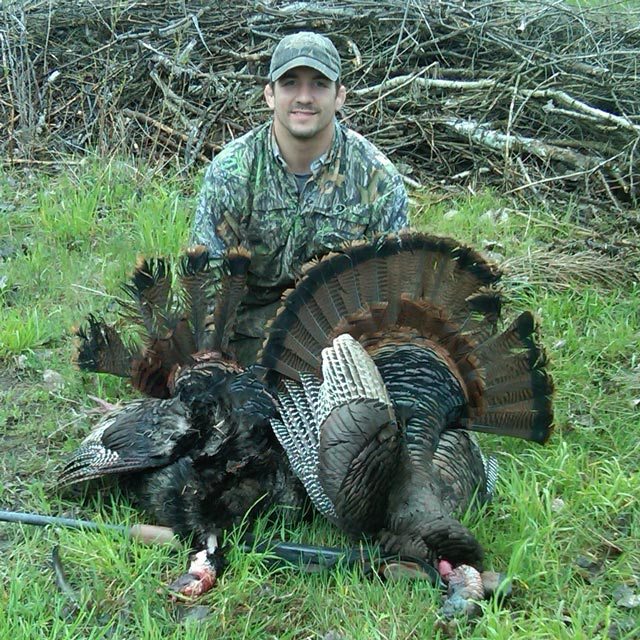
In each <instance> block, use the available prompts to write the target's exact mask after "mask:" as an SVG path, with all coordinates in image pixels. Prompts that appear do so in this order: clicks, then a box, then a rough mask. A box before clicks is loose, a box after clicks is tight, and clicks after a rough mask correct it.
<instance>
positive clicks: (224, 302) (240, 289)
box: [206, 247, 251, 355]
mask: <svg viewBox="0 0 640 640" xmlns="http://www.w3.org/2000/svg"><path fill="white" fill-rule="evenodd" d="M250 264H251V254H250V253H249V252H248V251H247V250H246V249H245V248H243V247H235V248H233V249H229V250H228V251H227V253H226V254H225V259H224V264H223V269H224V275H223V276H222V280H221V286H220V290H219V291H218V292H217V295H216V302H215V307H214V311H213V321H212V326H211V325H210V326H209V327H208V333H207V341H206V348H207V349H208V350H211V351H218V352H219V353H221V354H223V355H227V351H228V349H229V339H230V338H231V336H232V334H233V328H234V326H235V323H236V320H237V317H238V307H239V306H240V303H241V302H242V301H243V299H244V297H245V295H246V293H247V273H248V271H249V265H250Z"/></svg>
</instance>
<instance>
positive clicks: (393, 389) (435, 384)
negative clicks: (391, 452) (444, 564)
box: [372, 344, 482, 564]
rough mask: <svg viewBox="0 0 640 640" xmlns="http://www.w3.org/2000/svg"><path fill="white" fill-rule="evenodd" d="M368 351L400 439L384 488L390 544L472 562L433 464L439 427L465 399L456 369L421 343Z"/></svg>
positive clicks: (475, 552) (454, 417) (466, 535)
mask: <svg viewBox="0 0 640 640" xmlns="http://www.w3.org/2000/svg"><path fill="white" fill-rule="evenodd" d="M372 355H373V359H374V361H375V363H376V366H377V367H378V369H379V371H380V374H381V375H382V378H383V380H384V381H385V385H386V387H387V389H388V391H389V395H390V397H391V400H392V402H393V404H394V409H395V412H396V417H397V420H398V423H399V426H400V429H401V441H402V444H403V446H402V447H401V451H402V453H401V455H402V459H401V461H400V465H399V470H398V473H397V475H396V476H395V478H394V479H393V480H392V483H391V486H390V492H389V506H388V512H387V513H388V517H387V528H388V531H389V532H392V535H391V540H392V542H391V545H390V546H391V547H393V551H394V552H398V553H407V554H409V555H415V554H416V553H418V554H419V555H423V553H425V552H427V550H426V549H422V550H423V553H420V551H421V548H422V546H423V544H426V546H427V547H428V552H433V553H435V555H436V556H440V557H447V558H451V559H452V560H459V559H460V558H461V557H465V556H466V557H465V560H466V559H468V560H469V561H471V562H473V563H474V564H478V563H479V562H480V558H481V556H482V551H481V549H480V547H479V545H478V543H477V542H476V541H475V538H474V537H473V536H472V534H471V533H470V532H469V531H468V530H467V529H466V528H465V527H464V526H462V524H460V523H459V522H458V521H457V520H455V519H454V518H453V517H452V515H451V514H450V513H449V512H448V510H447V509H446V508H445V506H444V502H443V492H445V491H446V490H447V487H446V486H444V485H443V483H442V481H441V480H440V476H439V475H438V474H437V473H436V472H435V470H434V467H433V454H434V451H435V449H436V447H437V446H438V443H439V441H440V436H441V434H442V432H443V431H444V430H445V429H447V428H450V427H452V426H454V425H456V424H457V423H458V422H459V419H460V416H461V413H462V411H463V409H464V407H465V404H466V396H465V393H464V390H463V388H462V386H461V384H460V382H459V378H458V376H457V375H456V373H457V372H454V371H452V370H451V363H448V362H445V361H444V360H443V359H442V358H441V357H440V356H439V355H438V353H437V352H436V351H435V350H432V349H429V348H427V347H417V346H416V345H407V344H396V345H393V344H391V345H385V347H384V348H382V349H380V350H378V351H377V352H375V353H374V354H372ZM451 464H456V460H454V459H452V460H451ZM461 549H468V552H467V551H465V550H461ZM466 554H468V555H466Z"/></svg>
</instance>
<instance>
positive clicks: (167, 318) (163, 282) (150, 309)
mask: <svg viewBox="0 0 640 640" xmlns="http://www.w3.org/2000/svg"><path fill="white" fill-rule="evenodd" d="M122 289H123V291H124V292H125V293H126V294H127V295H128V296H129V298H130V299H131V302H126V301H122V302H121V306H122V308H123V315H125V316H126V317H128V318H129V319H130V320H131V321H133V322H137V323H140V324H142V325H143V326H144V327H145V329H146V331H147V334H148V335H158V336H164V335H165V333H166V331H167V329H168V327H170V326H171V321H172V320H173V319H174V315H173V314H172V313H171V306H172V296H171V267H170V265H169V263H168V262H167V260H165V259H164V258H155V259H154V258H149V259H144V258H140V259H139V260H138V264H137V265H136V268H135V270H134V272H133V275H132V276H131V282H128V283H126V284H124V285H122Z"/></svg>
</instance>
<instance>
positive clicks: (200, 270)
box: [178, 245, 217, 351]
mask: <svg viewBox="0 0 640 640" xmlns="http://www.w3.org/2000/svg"><path fill="white" fill-rule="evenodd" d="M212 263H213V260H212V259H211V257H210V255H209V252H208V251H207V249H206V248H205V247H203V246H202V245H197V246H195V247H192V248H190V249H188V250H187V252H186V253H185V255H183V256H182V258H181V260H180V265H179V272H178V274H179V278H180V285H181V287H182V291H183V292H184V293H183V295H184V302H183V304H184V307H185V308H186V309H188V310H189V323H190V325H191V331H192V334H193V341H194V343H195V346H196V349H197V350H198V351H201V350H203V349H204V348H205V344H204V343H205V337H206V335H207V322H206V320H207V317H208V314H209V313H210V312H211V309H212V308H213V304H214V300H215V295H216V292H215V289H214V286H213V283H214V281H215V280H216V279H217V268H216V267H215V266H214V265H213V264H212Z"/></svg>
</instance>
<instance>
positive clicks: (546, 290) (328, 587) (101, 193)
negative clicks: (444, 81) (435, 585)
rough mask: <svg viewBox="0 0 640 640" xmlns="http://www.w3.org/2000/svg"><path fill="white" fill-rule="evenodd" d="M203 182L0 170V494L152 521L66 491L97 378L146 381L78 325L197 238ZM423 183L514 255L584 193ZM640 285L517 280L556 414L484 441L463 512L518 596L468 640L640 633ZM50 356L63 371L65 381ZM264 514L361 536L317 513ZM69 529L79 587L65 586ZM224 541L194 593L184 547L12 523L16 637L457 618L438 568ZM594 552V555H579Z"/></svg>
mask: <svg viewBox="0 0 640 640" xmlns="http://www.w3.org/2000/svg"><path fill="white" fill-rule="evenodd" d="M196 184H197V178H194V177H191V178H189V179H188V180H179V179H177V178H174V177H172V176H166V175H165V176H160V175H159V174H156V173H154V172H153V171H152V170H151V169H149V168H148V167H145V166H142V165H137V164H135V163H133V162H130V161H125V160H116V159H111V160H109V159H107V160H88V161H85V162H82V163H80V164H78V165H72V166H70V167H68V168H67V169H65V170H64V171H61V172H60V173H59V174H58V175H56V176H45V175H32V176H24V175H22V176H21V175H17V174H11V173H9V172H6V171H5V172H4V173H0V214H1V215H2V222H0V224H1V225H2V226H0V255H2V256H3V259H1V260H0V397H1V402H0V480H1V483H0V508H5V509H14V510H25V511H33V512H41V513H50V514H54V515H62V514H64V515H73V516H79V517H85V518H91V519H94V520H101V521H104V522H117V523H133V522H136V521H139V516H138V514H137V513H136V512H135V511H134V510H132V509H131V508H130V507H129V506H128V505H127V503H126V501H125V500H124V499H123V498H121V497H119V496H115V497H113V498H112V497H110V496H109V495H108V494H106V493H103V494H98V495H96V496H94V497H92V498H91V499H90V500H89V501H88V502H78V501H74V500H72V499H71V498H69V497H63V496H60V495H58V494H57V492H56V488H55V477H56V471H57V468H58V466H59V465H60V463H61V461H63V460H64V457H65V455H66V454H67V452H69V451H70V450H71V449H72V448H73V447H74V446H76V445H77V443H78V442H79V440H80V439H81V438H82V437H83V436H84V435H85V434H86V433H87V432H88V430H89V429H90V427H91V424H92V418H91V417H90V416H88V415H87V414H86V411H87V409H89V408H90V407H91V406H92V402H91V401H90V400H89V398H88V395H89V394H93V395H97V396H100V397H102V398H105V399H109V400H118V399H126V398H127V397H130V395H131V394H130V392H129V391H128V390H127V388H126V386H125V384H124V383H123V382H122V381H118V380H113V379H109V378H98V377H95V376H91V375H87V374H81V373H80V372H78V371H77V370H75V368H74V367H73V364H72V356H73V344H72V339H71V327H72V326H73V325H74V324H76V323H78V322H80V321H81V320H82V319H83V318H84V316H85V315H86V314H87V313H88V312H91V311H103V310H105V309H106V310H107V313H110V314H113V313H114V309H113V305H112V304H111V305H110V301H111V296H112V295H114V294H117V293H118V288H119V285H120V283H121V282H122V281H123V279H124V278H125V277H126V275H127V274H128V273H129V272H130V270H131V268H132V265H133V263H134V261H135V259H136V256H137V255H138V254H140V253H144V254H147V255H149V254H172V255H175V254H177V253H178V252H179V251H180V249H181V248H182V247H184V246H185V245H186V244H187V242H188V236H189V224H190V217H191V214H192V211H193V209H194V206H195V196H194V192H195V187H196ZM416 200H417V202H418V205H417V206H416V208H415V215H414V222H415V224H416V225H417V226H419V227H421V228H425V229H428V230H430V231H433V232H437V233H442V234H446V235H450V236H454V237H457V238H459V239H461V240H464V241H466V242H469V243H472V244H473V245H474V246H477V247H478V248H480V249H483V248H491V250H493V251H497V252H498V253H500V254H501V255H503V256H507V257H513V256H517V255H523V254H524V253H525V252H527V251H528V250H530V249H531V248H532V247H536V246H539V245H540V243H541V242H544V241H547V240H549V239H552V238H556V239H557V238H565V239H568V238H571V237H572V234H573V233H574V228H573V227H572V226H571V216H570V211H553V210H549V211H544V210H535V211H524V212H517V211H514V210H513V208H512V207H511V206H510V205H509V204H508V203H506V202H504V201H502V200H501V198H500V197H499V196H497V195H496V194H491V193H486V194H480V195H478V196H475V197H474V198H468V199H466V198H461V199H459V200H456V201H451V200H449V201H447V202H440V203H437V204H436V203H431V202H430V201H429V200H428V197H427V196H425V195H420V194H416ZM487 212H489V213H487ZM491 212H493V213H491ZM639 293H640V292H639V291H638V289H637V286H634V285H633V284H632V283H630V282H619V283H612V285H611V286H609V287H606V288H604V287H598V286H588V287H587V286H584V285H577V284H576V286H573V287H569V288H566V289H564V290H559V289H557V288H554V287H545V286H519V287H514V290H513V292H512V294H511V296H510V298H511V300H510V303H511V304H510V307H509V311H511V312H512V313H515V312H517V311H518V310H522V309H525V308H528V309H533V310H534V311H535V312H536V313H537V315H538V316H539V318H540V321H541V324H542V332H543V339H544V342H545V343H546V345H547V347H548V350H549V352H550V355H551V358H552V371H553V375H554V380H555V383H556V387H557V395H556V415H557V420H556V422H557V429H556V433H555V434H554V436H553V437H552V439H551V441H550V442H549V443H548V445H547V446H545V447H538V446H536V445H531V444H528V443H524V442H519V441H507V440H499V439H497V438H490V437H485V438H483V446H484V447H485V448H486V449H487V451H490V452H494V453H496V455H498V457H499V459H500V464H501V479H500V482H499V487H498V495H497V497H496V499H495V501H494V502H493V503H492V504H491V505H489V506H488V507H486V508H485V509H484V511H483V513H482V514H469V515H468V516H467V523H468V524H469V526H471V527H472V529H473V530H474V532H476V534H477V535H478V537H479V539H480V540H481V542H482V543H483V544H484V546H485V547H486V549H487V555H488V563H487V564H488V565H490V566H492V567H493V568H494V569H497V570H501V571H506V572H508V574H509V575H510V577H511V578H512V580H513V583H514V595H513V597H512V598H511V599H510V600H509V601H507V602H506V603H504V605H502V606H500V605H499V604H498V603H495V602H490V603H487V604H486V606H485V612H484V615H483V616H482V617H481V618H480V619H479V620H477V621H475V622H472V623H471V622H469V623H467V622H461V623H460V625H459V628H458V630H457V631H454V632H453V633H454V635H457V637H461V638H495V639H505V640H506V639H508V638H509V639H510V638H536V639H538V638H540V639H542V638H549V639H552V638H553V639H556V638H566V639H575V638H578V639H581V638H584V639H585V640H586V639H591V638H608V637H616V638H629V639H630V638H638V637H640V623H638V622H637V618H638V616H637V613H638V609H635V610H626V609H624V608H621V607H619V606H617V605H616V602H615V596H614V592H615V590H616V589H617V588H618V587H620V586H621V585H627V586H629V587H630V588H631V589H633V590H635V592H636V593H637V592H639V591H640V585H639V584H638V575H639V574H640V556H639V552H638V548H639V547H640V539H639V538H640V534H639V532H640V517H639V514H640V510H639V509H638V504H637V496H638V495H639V494H640V478H639V477H638V472H639V471H638V460H640V444H639V442H640V415H639V410H638V408H637V406H636V405H634V402H633V401H634V400H635V399H638V398H640V371H639V369H638V365H639V363H638V355H637V354H638V353H640V349H639V347H640V344H639V343H640V318H639V315H638V311H637V299H638V295H639ZM47 369H52V370H54V371H57V372H58V373H60V374H61V376H62V379H63V381H64V386H62V387H55V388H50V387H48V386H47V385H46V384H45V382H44V379H43V374H44V372H45V371H46V370H47ZM258 528H259V529H260V530H261V531H262V533H261V534H260V535H263V536H268V535H272V536H274V537H276V538H277V537H285V538H287V539H289V540H298V541H305V542H309V543H316V544H318V543H320V544H330V545H335V544H344V543H345V542H346V541H345V539H344V538H342V537H341V536H340V535H339V534H338V533H336V531H335V530H333V529H332V528H331V527H330V526H329V525H327V524H324V523H322V522H314V523H313V524H311V525H306V524H305V525H300V526H297V527H294V528H293V529H292V528H291V527H290V525H287V524H286V522H285V521H283V520H279V521H277V522H276V524H275V525H274V524H269V523H267V522H264V521H263V522H260V523H259V524H258ZM56 545H58V546H59V550H60V556H61V558H62V561H63V564H64V567H65V570H66V572H67V577H68V580H69V582H70V583H71V585H72V586H73V588H74V589H75V590H76V592H77V594H78V602H77V604H74V603H73V602H72V601H71V600H70V599H69V598H68V597H67V596H65V595H64V594H63V593H61V592H60V591H59V590H57V589H56V587H55V586H54V580H53V573H52V571H51V569H50V556H51V551H52V548H53V547H54V546H56ZM229 546H230V551H229V560H230V567H229V569H228V571H227V572H226V573H225V574H224V576H223V577H222V579H221V581H220V583H219V585H218V586H217V587H216V588H215V589H214V590H213V591H212V592H211V593H209V594H208V595H207V596H206V597H205V598H203V600H202V601H201V602H200V603H198V604H200V605H203V606H204V607H205V609H198V608H196V607H187V606H185V605H184V604H179V603H174V602H171V601H170V600H169V599H168V598H167V594H166V588H165V585H166V584H167V583H168V582H170V581H171V579H173V578H175V577H176V576H177V575H179V574H180V573H181V572H182V571H183V570H184V569H185V567H186V564H187V550H186V549H182V550H180V551H175V550H170V549H163V548H152V547H145V546H143V545H141V544H138V543H136V542H133V541H131V540H127V539H125V538H124V537H122V536H120V535H118V534H115V533H95V532H92V533H89V532H80V531H71V530H64V529H57V528H51V527H50V528H46V529H38V528H33V527H20V526H17V525H8V524H0V550H1V551H2V554H3V558H4V561H3V562H2V563H0V638H15V639H16V640H18V639H22V638H52V639H53V638H56V639H58V638H74V639H75V638H104V637H113V638H126V639H129V638H132V639H133V638H135V639H138V638H144V639H155V638H158V639H160V638H162V639H163V640H166V639H169V638H180V639H181V640H184V639H191V638H193V639H195V638H204V637H212V638H213V637H220V638H285V639H287V638H291V639H301V638H339V637H344V638H349V639H351V638H353V639H361V638H362V639H367V640H368V639H377V638H381V639H382V638H389V639H391V638H393V639H395V638H431V637H433V638H439V637H445V634H444V632H443V631H441V630H438V629H436V627H435V624H436V618H437V612H438V608H439V594H438V593H437V592H435V591H434V590H433V589H432V588H431V587H430V586H429V585H427V584H425V583H421V582H414V583H410V582H406V583H405V582H398V583H391V584H389V583H387V584H384V583H382V582H381V581H380V580H379V579H378V578H372V577H368V576H364V575H362V573H361V572H360V571H358V570H355V569H347V568H344V567H343V568H338V569H336V570H334V571H331V572H325V573H319V574H312V575H306V574H301V573H300V572H299V571H297V570H294V569H288V568H274V567H273V566H270V565H269V564H268V562H267V559H266V558H265V556H264V555H263V554H258V553H252V554H244V553H241V552H240V551H238V550H237V549H235V548H234V547H233V540H231V543H230V545H229ZM580 557H583V558H586V559H587V560H588V561H589V562H592V563H594V567H596V568H597V570H596V569H595V568H594V569H593V570H588V569H585V568H583V567H580V566H579V565H578V563H577V560H578V559H579V558H580ZM581 562H582V564H585V561H584V560H583V561H581ZM201 612H204V614H205V617H204V619H203V620H198V619H196V614H197V613H201ZM634 614H635V617H634ZM332 634H333V635H332Z"/></svg>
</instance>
